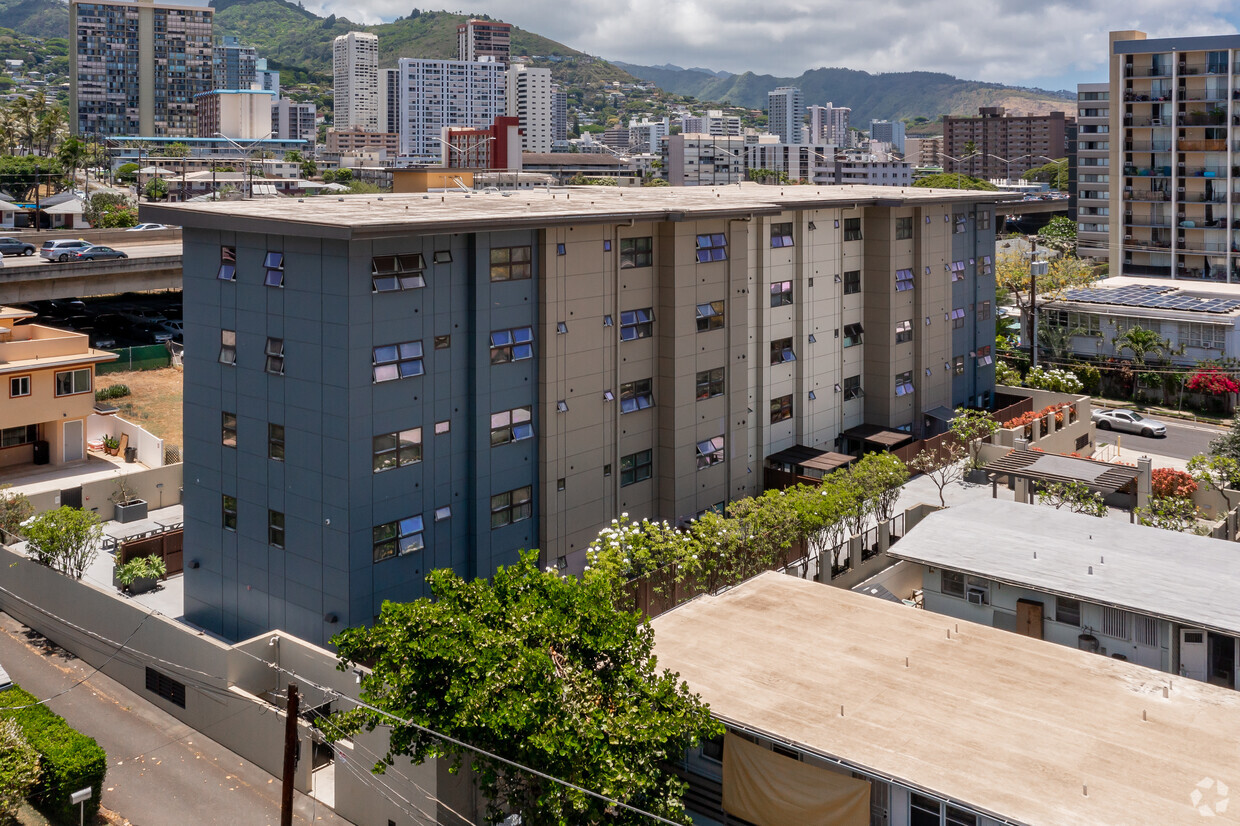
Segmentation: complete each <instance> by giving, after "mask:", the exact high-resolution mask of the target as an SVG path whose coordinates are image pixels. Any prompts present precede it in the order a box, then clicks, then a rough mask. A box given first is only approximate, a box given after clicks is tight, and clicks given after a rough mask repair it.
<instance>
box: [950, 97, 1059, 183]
mask: <svg viewBox="0 0 1240 826" xmlns="http://www.w3.org/2000/svg"><path fill="white" fill-rule="evenodd" d="M1072 121H1073V119H1072V118H1070V117H1067V116H1066V115H1065V114H1064V113H1063V112H1051V113H1050V114H1048V115H1009V114H1007V113H1006V112H1005V111H1004V108H1003V107H1002V106H984V107H982V108H981V109H979V110H978V117H976V118H963V117H955V116H952V115H944V116H943V147H944V148H943V152H944V157H943V168H944V169H945V170H946V171H948V172H963V173H965V174H966V175H972V176H974V177H978V178H983V179H991V178H1008V179H1013V178H1019V177H1020V176H1021V175H1023V174H1024V173H1026V172H1028V171H1029V170H1030V169H1034V168H1035V167H1039V166H1045V165H1046V164H1048V163H1050V162H1051V161H1056V160H1059V159H1061V158H1066V157H1067V156H1068V138H1067V130H1066V129H1065V126H1066V124H1067V123H1068V122H1072ZM953 158H957V159H959V160H953Z"/></svg>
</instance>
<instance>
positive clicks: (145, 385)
mask: <svg viewBox="0 0 1240 826" xmlns="http://www.w3.org/2000/svg"><path fill="white" fill-rule="evenodd" d="M184 380H185V375H184V373H182V372H181V370H180V368H177V367H165V368H162V369H160V370H137V371H134V372H132V373H109V374H108V375H107V381H108V382H110V383H112V384H123V385H126V386H127V387H128V388H129V395H128V396H125V397H123V398H118V399H114V400H113V401H112V404H113V405H114V406H115V407H116V409H117V410H118V411H119V414H120V416H121V417H122V418H124V419H126V420H128V421H131V422H133V423H134V424H136V425H138V426H140V427H142V428H143V429H145V430H147V431H149V432H150V433H152V434H154V435H155V436H158V437H159V438H161V439H163V440H164V442H165V443H166V444H169V445H177V446H178V447H183V446H184V445H185V439H184V436H185V430H184V421H183V419H182V408H183V401H184V398H185V381H184Z"/></svg>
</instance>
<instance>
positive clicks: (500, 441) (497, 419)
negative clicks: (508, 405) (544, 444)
mask: <svg viewBox="0 0 1240 826" xmlns="http://www.w3.org/2000/svg"><path fill="white" fill-rule="evenodd" d="M532 418H533V416H532V414H531V413H530V408H528V407H514V408H513V409H512V410H501V411H500V412H498V413H492V414H491V447H498V446H500V445H506V444H508V443H509V442H519V441H521V440H523V439H532V438H534V425H533V423H532V422H531V419H532Z"/></svg>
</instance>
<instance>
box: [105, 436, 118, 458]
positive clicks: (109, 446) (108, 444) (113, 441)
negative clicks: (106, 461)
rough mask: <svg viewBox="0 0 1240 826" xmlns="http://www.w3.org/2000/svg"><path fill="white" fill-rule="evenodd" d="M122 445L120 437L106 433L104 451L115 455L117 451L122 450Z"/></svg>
mask: <svg viewBox="0 0 1240 826" xmlns="http://www.w3.org/2000/svg"><path fill="white" fill-rule="evenodd" d="M120 447H121V440H120V439H117V438H116V437H114V436H106V435H105V436H104V437H103V452H104V453H106V454H108V455H109V456H115V455H116V453H117V451H119V450H120Z"/></svg>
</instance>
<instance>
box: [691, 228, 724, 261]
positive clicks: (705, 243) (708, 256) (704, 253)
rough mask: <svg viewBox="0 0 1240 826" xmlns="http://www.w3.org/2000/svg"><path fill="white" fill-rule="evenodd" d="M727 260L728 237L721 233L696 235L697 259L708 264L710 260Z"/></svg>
mask: <svg viewBox="0 0 1240 826" xmlns="http://www.w3.org/2000/svg"><path fill="white" fill-rule="evenodd" d="M727 260H728V239H727V236H725V235H724V234H723V233H715V234H714V235H699V236H698V237H697V261H698V263H699V264H709V263H710V262H711V261H727Z"/></svg>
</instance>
